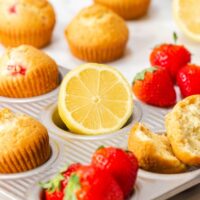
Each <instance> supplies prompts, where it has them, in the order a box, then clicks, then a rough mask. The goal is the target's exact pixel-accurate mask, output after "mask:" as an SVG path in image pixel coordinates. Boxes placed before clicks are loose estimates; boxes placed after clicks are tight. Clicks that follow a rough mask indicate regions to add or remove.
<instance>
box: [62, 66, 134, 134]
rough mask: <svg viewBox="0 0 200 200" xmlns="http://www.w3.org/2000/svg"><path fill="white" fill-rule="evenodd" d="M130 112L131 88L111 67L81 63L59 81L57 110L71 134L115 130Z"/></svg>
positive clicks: (131, 105) (131, 109)
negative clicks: (60, 82)
mask: <svg viewBox="0 0 200 200" xmlns="http://www.w3.org/2000/svg"><path fill="white" fill-rule="evenodd" d="M132 111H133V99H132V92H131V87H130V85H129V83H128V82H127V81H126V79H125V78H124V77H123V76H122V74H120V73H119V72H118V71H117V70H116V69H114V68H112V67H109V66H106V65H100V64H84V65H81V66H80V67H78V68H76V69H74V70H72V71H70V72H69V73H68V74H67V75H66V76H65V78H64V80H63V81H62V84H61V87H60V91H59V98H58V112H59V115H60V117H61V119H62V120H63V122H64V123H65V124H66V126H67V127H68V128H69V129H70V130H71V131H72V132H74V133H79V134H88V135H96V134H103V133H109V132H112V131H115V130H118V129H120V128H121V127H122V126H123V125H124V124H125V123H126V122H127V121H128V119H129V118H130V116H131V114H132Z"/></svg>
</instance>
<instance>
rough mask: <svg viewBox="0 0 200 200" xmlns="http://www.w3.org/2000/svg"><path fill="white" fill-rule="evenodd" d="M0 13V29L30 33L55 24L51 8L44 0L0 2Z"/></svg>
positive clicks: (1, 0) (3, 0) (7, 0)
mask: <svg viewBox="0 0 200 200" xmlns="http://www.w3.org/2000/svg"><path fill="white" fill-rule="evenodd" d="M0 13H1V15H0V21H1V23H0V27H10V28H12V29H15V28H16V29H20V30H21V31H23V30H29V31H31V30H33V29H38V28H46V29H48V28H49V29H50V28H52V27H53V26H54V24H55V13H54V10H53V7H52V6H51V4H50V3H49V2H48V1H46V0H6V1H5V0H0Z"/></svg>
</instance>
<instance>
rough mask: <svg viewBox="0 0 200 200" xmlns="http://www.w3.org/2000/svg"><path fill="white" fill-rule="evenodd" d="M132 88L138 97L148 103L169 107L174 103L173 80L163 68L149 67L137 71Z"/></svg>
mask: <svg viewBox="0 0 200 200" xmlns="http://www.w3.org/2000/svg"><path fill="white" fill-rule="evenodd" d="M132 90H133V92H134V94H135V96H136V97H137V98H138V99H140V100H141V101H143V102H145V103H147V104H150V105H155V106H160V107H169V106H172V105H174V104H175V103H176V92H175V90H174V87H173V82H172V80H171V78H170V77H169V74H168V73H167V71H166V70H164V69H160V68H155V67H151V68H147V69H145V70H143V71H141V72H139V73H138V74H136V76H135V79H134V81H133V85H132Z"/></svg>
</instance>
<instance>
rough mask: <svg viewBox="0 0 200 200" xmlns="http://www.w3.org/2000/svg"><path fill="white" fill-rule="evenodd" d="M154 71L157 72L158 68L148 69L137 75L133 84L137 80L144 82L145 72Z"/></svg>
mask: <svg viewBox="0 0 200 200" xmlns="http://www.w3.org/2000/svg"><path fill="white" fill-rule="evenodd" d="M156 70H158V68H156V67H149V68H147V69H144V70H142V71H141V72H139V73H137V74H136V76H135V78H134V80H133V84H134V83H135V81H137V80H144V77H145V74H146V72H151V73H153V72H155V71H156Z"/></svg>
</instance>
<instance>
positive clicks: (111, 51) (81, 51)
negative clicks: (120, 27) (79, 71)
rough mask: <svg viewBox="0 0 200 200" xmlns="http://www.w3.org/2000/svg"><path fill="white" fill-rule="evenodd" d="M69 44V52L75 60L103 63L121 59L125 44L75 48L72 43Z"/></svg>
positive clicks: (75, 45)
mask: <svg viewBox="0 0 200 200" xmlns="http://www.w3.org/2000/svg"><path fill="white" fill-rule="evenodd" d="M68 42H69V47H70V49H71V52H72V53H73V54H74V56H76V57H77V58H79V59H81V60H85V61H88V62H97V63H105V62H110V61H113V60H116V59H118V58H121V57H122V56H123V54H124V51H125V47H126V42H124V43H123V44H120V45H113V46H112V47H108V46H105V47H99V48H98V47H86V46H77V44H74V43H72V42H70V41H69V40H68Z"/></svg>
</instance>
